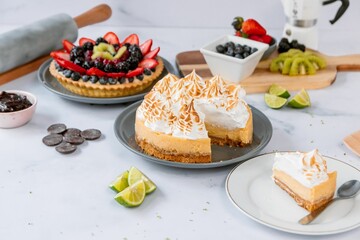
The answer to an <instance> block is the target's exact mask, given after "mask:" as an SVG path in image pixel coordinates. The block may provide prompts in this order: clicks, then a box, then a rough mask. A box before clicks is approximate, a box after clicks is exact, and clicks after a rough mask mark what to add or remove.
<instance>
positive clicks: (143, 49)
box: [140, 39, 153, 56]
mask: <svg viewBox="0 0 360 240" xmlns="http://www.w3.org/2000/svg"><path fill="white" fill-rule="evenodd" d="M152 43H153V41H152V39H149V40H146V41H145V42H144V43H143V44H141V45H140V49H141V53H142V55H143V56H145V55H146V54H147V53H148V52H150V49H151V46H152Z"/></svg>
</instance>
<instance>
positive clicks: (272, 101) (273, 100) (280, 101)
mask: <svg viewBox="0 0 360 240" xmlns="http://www.w3.org/2000/svg"><path fill="white" fill-rule="evenodd" d="M286 101H287V99H286V98H282V97H278V96H275V95H271V94H269V93H266V94H265V103H266V105H268V106H269V107H271V108H273V109H279V108H282V107H283V106H284V105H285V104H286Z"/></svg>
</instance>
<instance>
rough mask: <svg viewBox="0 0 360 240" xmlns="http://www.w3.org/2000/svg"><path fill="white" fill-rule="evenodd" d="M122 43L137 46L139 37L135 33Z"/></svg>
mask: <svg viewBox="0 0 360 240" xmlns="http://www.w3.org/2000/svg"><path fill="white" fill-rule="evenodd" d="M123 43H130V44H136V45H139V37H138V35H136V34H135V33H133V34H130V35H129V36H128V37H127V38H125V40H124V41H123Z"/></svg>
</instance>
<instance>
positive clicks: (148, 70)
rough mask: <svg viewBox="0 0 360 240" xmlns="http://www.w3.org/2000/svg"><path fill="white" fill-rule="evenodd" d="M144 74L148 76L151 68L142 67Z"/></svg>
mask: <svg viewBox="0 0 360 240" xmlns="http://www.w3.org/2000/svg"><path fill="white" fill-rule="evenodd" d="M144 74H145V75H148V76H150V75H151V70H150V69H148V68H145V69H144Z"/></svg>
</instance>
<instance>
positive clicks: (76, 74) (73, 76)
mask: <svg viewBox="0 0 360 240" xmlns="http://www.w3.org/2000/svg"><path fill="white" fill-rule="evenodd" d="M80 77H81V76H80V73H78V72H73V73H72V74H71V79H72V80H74V81H78V80H79V79H80Z"/></svg>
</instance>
